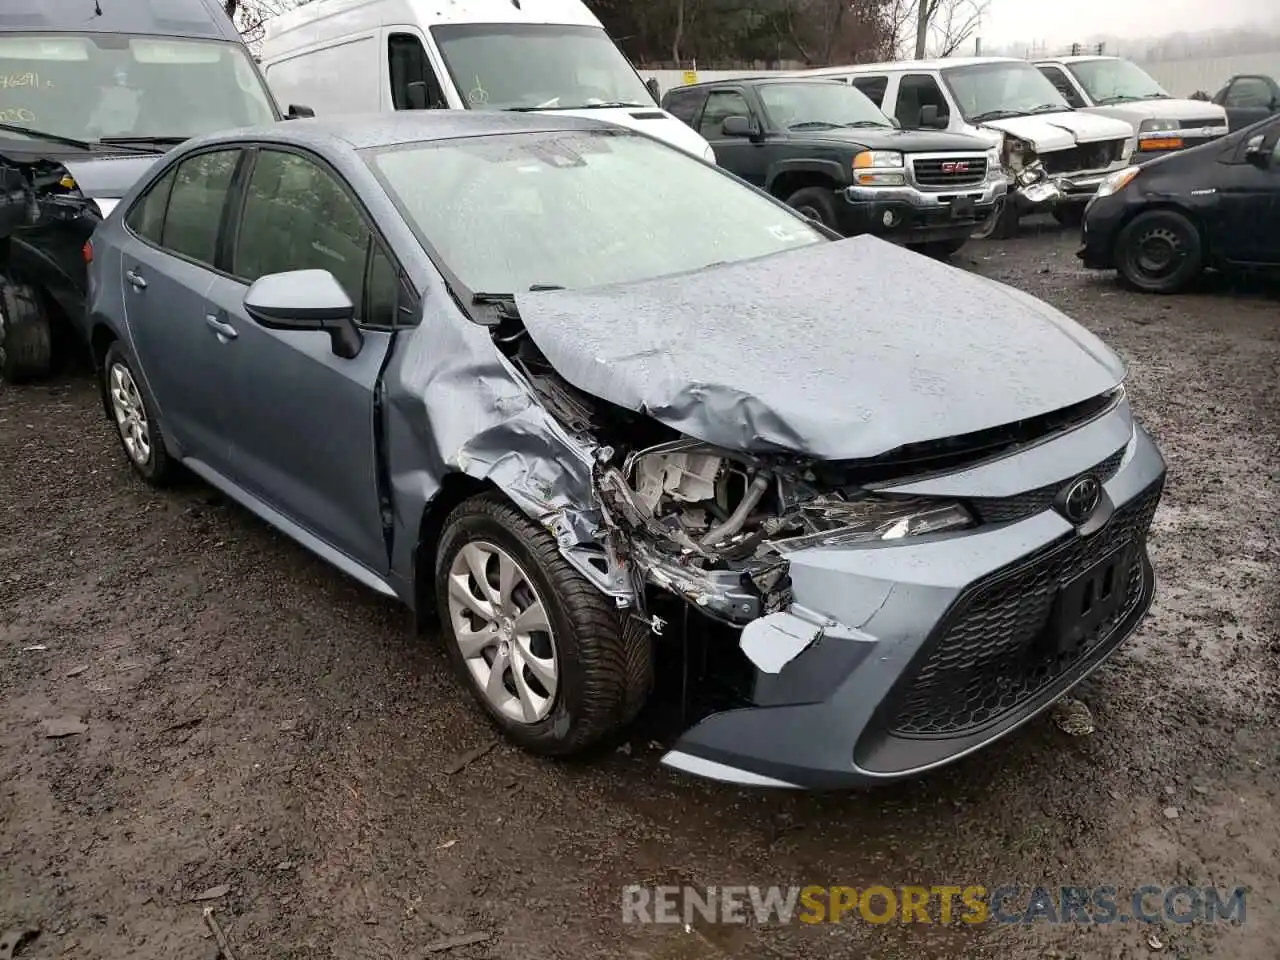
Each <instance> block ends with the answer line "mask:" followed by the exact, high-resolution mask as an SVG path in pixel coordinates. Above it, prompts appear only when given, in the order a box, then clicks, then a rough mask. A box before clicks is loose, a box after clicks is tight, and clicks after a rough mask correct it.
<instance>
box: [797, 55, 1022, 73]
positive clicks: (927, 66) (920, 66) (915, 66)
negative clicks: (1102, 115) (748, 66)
mask: <svg viewBox="0 0 1280 960" xmlns="http://www.w3.org/2000/svg"><path fill="white" fill-rule="evenodd" d="M983 63H1026V61H1025V60H1021V59H1019V58H1018V57H944V58H943V59H941V60H895V61H892V62H886V63H851V64H849V65H848V66H844V67H820V68H818V69H816V70H801V71H799V72H798V73H794V74H792V76H794V77H821V76H842V75H844V74H846V73H855V72H856V73H870V72H880V71H886V72H888V71H893V72H896V73H902V72H904V71H908V70H941V69H943V68H944V67H972V66H977V65H978V64H983Z"/></svg>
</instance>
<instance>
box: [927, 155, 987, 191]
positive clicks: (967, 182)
mask: <svg viewBox="0 0 1280 960" xmlns="http://www.w3.org/2000/svg"><path fill="white" fill-rule="evenodd" d="M911 167H912V170H913V171H914V172H915V178H916V183H917V184H918V185H919V186H922V187H943V188H947V187H964V186H976V185H977V184H980V183H982V181H984V180H985V179H987V158H986V157H930V158H929V159H927V160H926V159H921V158H915V159H913V160H912V161H911Z"/></svg>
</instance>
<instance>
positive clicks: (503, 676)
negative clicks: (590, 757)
mask: <svg viewBox="0 0 1280 960" xmlns="http://www.w3.org/2000/svg"><path fill="white" fill-rule="evenodd" d="M481 578H483V582H482V580H481ZM435 590H436V602H437V606H438V609H439V612H440V624H441V628H442V632H443V637H444V641H445V647H446V649H447V651H448V655H449V659H450V661H451V662H452V664H453V666H454V669H455V671H456V672H457V674H458V676H459V677H460V678H461V679H462V681H463V682H464V683H465V684H466V686H467V687H468V689H470V690H471V693H472V695H473V696H474V697H475V698H476V701H477V702H478V703H479V704H480V705H481V707H483V708H484V710H485V712H486V713H487V714H488V715H489V717H490V719H491V720H492V721H493V723H494V724H495V725H496V726H497V727H498V729H499V730H500V731H501V732H502V734H503V735H504V736H505V737H506V738H507V739H508V740H510V741H511V742H512V743H515V744H516V745H518V746H520V747H521V748H523V749H525V750H528V751H530V752H531V753H537V754H541V755H544V756H554V757H566V756H570V755H573V754H578V753H582V752H583V751H585V750H587V749H589V748H591V747H594V746H596V745H597V744H599V743H600V742H601V741H604V740H606V739H608V738H611V737H613V736H615V735H616V734H618V733H619V732H620V731H621V730H622V729H623V728H624V727H625V726H627V725H628V724H629V723H630V722H631V721H632V720H633V719H634V718H635V716H636V715H637V714H638V713H639V712H640V709H641V708H642V707H643V706H644V704H645V702H646V700H647V699H648V696H649V692H650V690H651V688H652V686H653V650H652V642H651V640H650V636H649V628H648V625H647V624H644V623H641V622H639V621H638V620H636V619H634V618H631V617H627V616H625V615H620V614H619V612H618V611H617V610H616V609H615V608H614V605H613V601H612V600H610V599H609V598H608V597H606V596H605V595H604V594H602V593H600V591H599V590H597V589H596V588H595V587H594V586H593V585H592V584H591V583H590V582H588V581H587V579H586V578H585V577H583V576H582V574H580V573H579V572H578V571H577V570H576V569H574V567H573V566H572V565H571V564H570V563H569V562H568V561H567V560H566V559H565V558H564V556H563V554H561V552H560V548H559V547H558V545H557V544H556V541H555V539H554V538H553V537H552V536H550V535H549V534H548V533H547V532H546V531H545V530H543V529H542V528H541V527H540V526H538V525H537V524H536V523H534V522H533V521H531V520H530V519H529V518H528V517H527V516H525V515H524V514H523V513H521V512H520V511H519V510H517V509H516V508H515V507H513V506H511V505H510V504H508V503H507V502H506V501H504V500H502V499H500V498H499V497H497V496H492V495H486V496H481V497H475V498H473V499H471V500H467V501H466V502H464V503H463V504H461V505H460V506H458V507H457V508H456V509H454V511H453V512H452V513H451V514H450V515H449V518H448V519H447V520H446V521H445V526H444V531H443V532H442V534H441V537H440V545H439V549H438V550H437V552H436V568H435ZM495 673H496V674H497V675H496V676H495Z"/></svg>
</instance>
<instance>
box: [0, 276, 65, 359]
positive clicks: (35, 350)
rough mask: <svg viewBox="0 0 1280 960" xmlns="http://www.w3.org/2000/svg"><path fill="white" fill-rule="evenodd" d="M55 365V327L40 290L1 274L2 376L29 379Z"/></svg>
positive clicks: (0, 349) (0, 344)
mask: <svg viewBox="0 0 1280 960" xmlns="http://www.w3.org/2000/svg"><path fill="white" fill-rule="evenodd" d="M52 368H53V330H52V328H51V325H50V321H49V314H48V312H47V311H45V310H44V309H43V306H42V305H41V303H40V296H39V294H38V293H36V291H35V290H34V289H33V288H32V287H29V286H27V285H26V284H22V283H15V282H14V281H12V280H10V279H9V278H8V277H5V276H2V275H0V380H2V381H5V382H8V383H26V382H29V381H31V380H38V379H40V378H41V377H47V376H48V375H49V372H50V371H51V369H52Z"/></svg>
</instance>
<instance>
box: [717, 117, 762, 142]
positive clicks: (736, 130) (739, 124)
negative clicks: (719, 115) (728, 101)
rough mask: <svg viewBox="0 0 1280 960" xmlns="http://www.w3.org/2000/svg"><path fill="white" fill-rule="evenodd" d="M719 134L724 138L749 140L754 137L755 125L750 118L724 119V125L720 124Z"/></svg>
mask: <svg viewBox="0 0 1280 960" xmlns="http://www.w3.org/2000/svg"><path fill="white" fill-rule="evenodd" d="M720 132H721V133H722V134H724V135H725V136H726V137H748V138H751V137H754V136H756V125H755V124H754V123H752V122H751V118H750V117H725V118H724V123H722V124H720Z"/></svg>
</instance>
